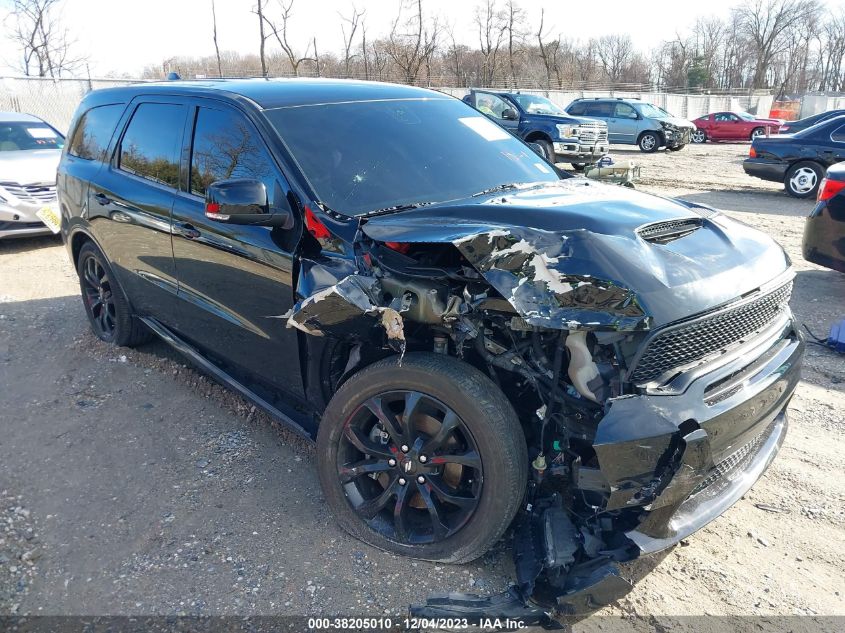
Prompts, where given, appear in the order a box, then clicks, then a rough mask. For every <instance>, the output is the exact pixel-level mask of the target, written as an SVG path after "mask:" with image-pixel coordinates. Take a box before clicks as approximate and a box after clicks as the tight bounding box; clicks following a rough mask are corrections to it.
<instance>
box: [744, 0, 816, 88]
mask: <svg viewBox="0 0 845 633" xmlns="http://www.w3.org/2000/svg"><path fill="white" fill-rule="evenodd" d="M734 12H735V14H736V16H737V18H738V26H739V27H740V29H741V30H742V32H743V34H744V35H745V36H746V37H748V38H749V39H750V40H751V42H752V43H753V45H754V53H755V58H756V60H755V61H756V63H755V68H754V77H753V79H752V80H751V87H752V88H762V87H763V86H765V84H766V73H767V71H768V70H769V66H770V64H771V63H772V61H773V60H774V58H775V56H776V55H778V54H779V53H782V52H783V51H785V50H786V48H787V47H788V45H789V40H790V35H791V30H792V28H793V27H794V26H796V25H798V24H801V23H802V22H808V21H810V20H811V19H812V18H813V16H815V15H816V14H817V13H818V12H819V5H818V3H817V2H816V0H746V1H745V2H744V3H743V4H742V5H740V6H739V7H737V8H736V9H734Z"/></svg>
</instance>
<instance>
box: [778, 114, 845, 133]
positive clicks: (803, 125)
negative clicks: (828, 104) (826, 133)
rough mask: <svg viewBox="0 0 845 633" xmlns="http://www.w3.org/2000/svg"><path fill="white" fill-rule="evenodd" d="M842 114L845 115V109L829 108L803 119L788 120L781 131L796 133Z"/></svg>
mask: <svg viewBox="0 0 845 633" xmlns="http://www.w3.org/2000/svg"><path fill="white" fill-rule="evenodd" d="M842 115H845V110H827V111H825V112H819V113H818V114H813V115H811V116H808V117H804V118H803V119H798V120H797V121H786V122H784V124H783V126H781V129H780V133H781V134H795V133H796V132H800V131H801V130H806V129H807V128H808V127H811V126H813V125H815V124H816V123H822V122H823V121H827V120H828V119H832V118H833V117H837V116H842Z"/></svg>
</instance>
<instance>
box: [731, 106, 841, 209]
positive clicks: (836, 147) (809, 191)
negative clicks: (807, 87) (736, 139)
mask: <svg viewBox="0 0 845 633" xmlns="http://www.w3.org/2000/svg"><path fill="white" fill-rule="evenodd" d="M843 160H845V116H839V117H835V118H833V119H828V120H827V121H823V122H821V123H817V124H816V125H814V126H812V127H808V128H807V129H805V130H802V131H801V132H797V133H795V134H783V135H778V136H770V137H768V138H765V137H762V136H758V137H757V138H755V139H754V140H753V141H752V142H751V149H750V150H749V152H748V158H746V159H745V160H744V161H743V163H742V167H743V169H744V170H745V173H747V174H748V175H749V176H755V177H757V178H762V179H763V180H772V181H774V182H782V183H783V185H784V187H785V188H786V192H787V193H788V194H789V195H791V196H794V197H796V198H811V197H813V196H815V195H816V191H817V190H818V187H819V183H820V182H821V180H822V177H823V176H824V170H825V169H827V168H828V167H830V166H831V165H833V164H834V163H838V162H840V161H843Z"/></svg>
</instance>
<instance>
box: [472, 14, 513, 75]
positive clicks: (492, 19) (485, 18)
mask: <svg viewBox="0 0 845 633" xmlns="http://www.w3.org/2000/svg"><path fill="white" fill-rule="evenodd" d="M475 25H476V27H478V44H479V50H480V51H481V55H482V57H483V58H484V66H483V68H482V71H481V72H482V78H481V81H482V83H483V85H485V86H492V85H493V83H494V82H495V80H496V71H497V70H498V68H499V50H500V49H501V47H502V42H503V40H504V38H505V31H506V30H507V27H508V26H507V20H506V18H505V14H504V13H503V12H502V11H501V10H500V9H499V8H498V7H497V6H496V0H485V2H484V4H483V5H481V6H477V7H476V8H475Z"/></svg>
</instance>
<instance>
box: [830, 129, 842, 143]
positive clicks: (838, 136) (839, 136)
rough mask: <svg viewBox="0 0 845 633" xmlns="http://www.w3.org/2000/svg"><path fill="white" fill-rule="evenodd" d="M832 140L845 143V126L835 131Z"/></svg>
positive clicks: (831, 136)
mask: <svg viewBox="0 0 845 633" xmlns="http://www.w3.org/2000/svg"><path fill="white" fill-rule="evenodd" d="M830 138H831V139H833V140H834V141H836V142H837V143H845V125H840V126H839V127H838V128H837V129H835V130H833V134H831V135H830Z"/></svg>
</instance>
